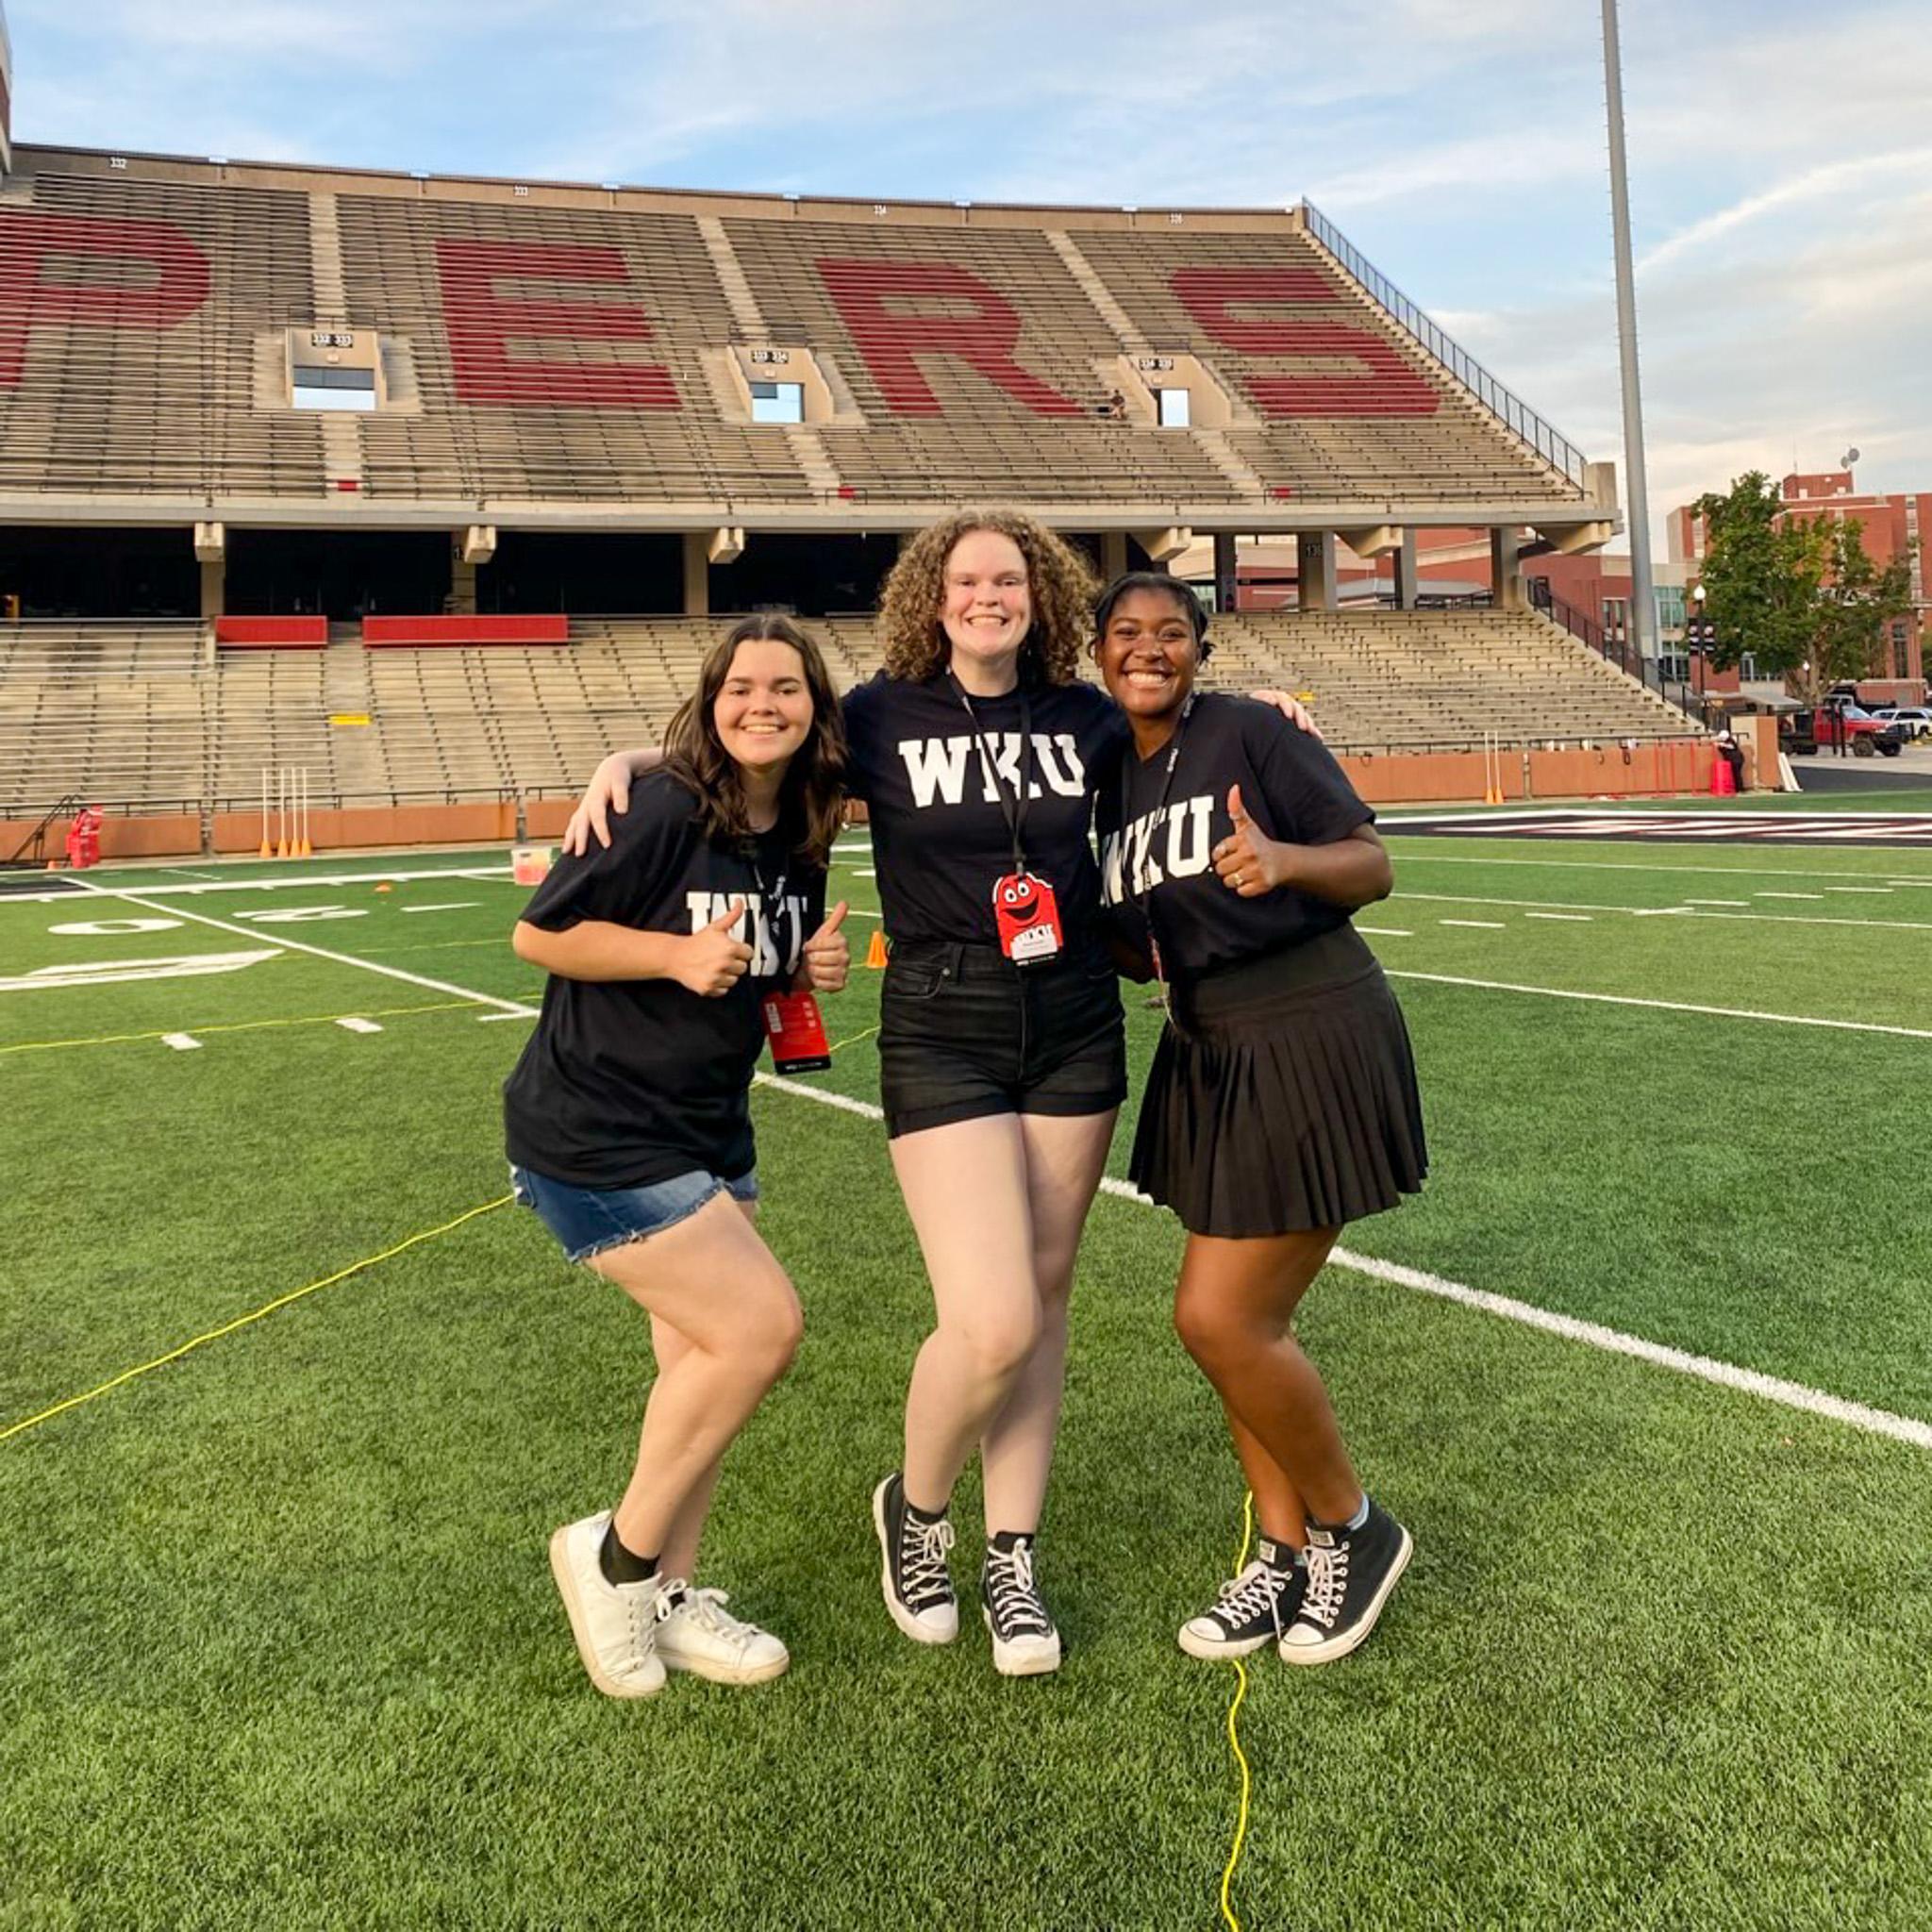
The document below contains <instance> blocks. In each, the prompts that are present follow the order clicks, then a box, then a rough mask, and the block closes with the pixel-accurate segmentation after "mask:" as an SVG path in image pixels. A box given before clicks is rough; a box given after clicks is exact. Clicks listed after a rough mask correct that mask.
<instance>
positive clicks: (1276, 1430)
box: [1174, 1228, 1362, 1523]
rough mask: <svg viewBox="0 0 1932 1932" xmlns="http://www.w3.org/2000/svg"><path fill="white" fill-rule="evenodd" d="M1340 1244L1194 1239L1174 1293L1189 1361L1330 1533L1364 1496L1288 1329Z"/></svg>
mask: <svg viewBox="0 0 1932 1932" xmlns="http://www.w3.org/2000/svg"><path fill="white" fill-rule="evenodd" d="M1340 1235H1341V1229H1339V1228H1320V1229H1317V1230H1315V1231H1314V1232H1312V1233H1307V1234H1288V1235H1274V1236H1269V1237H1266V1238H1263V1239H1260V1240H1256V1241H1225V1240H1222V1239H1220V1238H1219V1237H1217V1236H1213V1235H1198V1234H1197V1235H1190V1236H1189V1237H1188V1251H1187V1255H1186V1257H1185V1258H1184V1259H1183V1261H1182V1262H1181V1277H1180V1282H1179V1285H1178V1286H1177V1287H1176V1289H1175V1291H1174V1326H1175V1327H1176V1328H1177V1329H1178V1330H1179V1331H1180V1337H1181V1341H1183V1342H1184V1343H1185V1344H1186V1346H1187V1350H1188V1353H1189V1354H1190V1355H1191V1356H1192V1357H1193V1358H1194V1360H1195V1361H1196V1362H1197V1363H1198V1364H1199V1365H1200V1368H1201V1371H1202V1373H1203V1374H1205V1375H1206V1376H1207V1377H1208V1380H1209V1381H1210V1382H1212V1383H1213V1384H1214V1387H1215V1391H1216V1392H1217V1393H1218V1394H1219V1395H1220V1396H1221V1399H1222V1401H1223V1402H1224V1403H1225V1404H1226V1406H1227V1407H1228V1409H1229V1410H1230V1411H1231V1412H1232V1414H1233V1415H1234V1416H1235V1417H1236V1418H1237V1419H1238V1420H1239V1421H1240V1422H1241V1424H1243V1425H1244V1426H1245V1427H1246V1428H1247V1429H1248V1430H1249V1431H1250V1432H1251V1433H1252V1435H1253V1436H1254V1438H1255V1440H1256V1441H1257V1442H1258V1443H1259V1444H1260V1446H1261V1447H1262V1448H1263V1449H1264V1450H1265V1451H1266V1452H1267V1455H1268V1457H1269V1458H1270V1460H1272V1461H1273V1462H1274V1464H1275V1465H1276V1466H1277V1467H1278V1468H1279V1469H1280V1470H1281V1472H1282V1474H1284V1475H1286V1476H1287V1477H1288V1479H1289V1481H1290V1483H1291V1485H1292V1487H1293V1489H1294V1491H1295V1492H1296V1493H1297V1494H1298V1495H1299V1496H1300V1497H1301V1499H1302V1501H1303V1503H1304V1505H1305V1506H1306V1508H1307V1512H1308V1514H1309V1515H1311V1516H1313V1517H1314V1518H1315V1520H1316V1521H1317V1522H1321V1523H1345V1522H1347V1520H1348V1519H1349V1518H1350V1517H1351V1516H1353V1515H1354V1514H1355V1512H1356V1510H1357V1508H1358V1507H1360V1504H1361V1499H1362V1491H1361V1485H1360V1483H1359V1482H1357V1480H1356V1474H1355V1469H1354V1466H1353V1465H1352V1464H1351V1463H1350V1461H1349V1459H1348V1451H1347V1449H1346V1448H1344V1447H1343V1445H1342V1441H1341V1429H1340V1428H1339V1427H1338V1426H1337V1425H1336V1421H1335V1410H1334V1408H1333V1407H1331V1406H1330V1404H1329V1401H1328V1391H1327V1390H1326V1389H1324V1387H1323V1385H1322V1377H1321V1376H1320V1375H1319V1374H1317V1373H1316V1370H1315V1365H1314V1364H1313V1363H1312V1362H1311V1361H1309V1359H1308V1358H1307V1356H1305V1355H1304V1354H1303V1353H1302V1349H1301V1344H1300V1343H1299V1342H1298V1341H1296V1340H1295V1339H1294V1335H1293V1333H1292V1331H1291V1328H1290V1325H1289V1324H1290V1323H1291V1320H1292V1318H1293V1315H1294V1310H1295V1307H1296V1304H1297V1303H1299V1302H1300V1300H1301V1298H1302V1295H1303V1294H1304V1293H1305V1292H1306V1291H1307V1286H1308V1284H1309V1283H1310V1282H1311V1281H1313V1280H1314V1278H1315V1276H1316V1275H1317V1274H1319V1273H1320V1272H1321V1268H1322V1264H1323V1262H1324V1261H1325V1260H1326V1259H1327V1258H1328V1251H1329V1250H1330V1249H1331V1248H1332V1247H1333V1246H1334V1245H1335V1243H1336V1241H1337V1240H1338V1239H1339V1238H1340ZM1238 1446H1239V1445H1238ZM1257 1493H1258V1491H1257Z"/></svg>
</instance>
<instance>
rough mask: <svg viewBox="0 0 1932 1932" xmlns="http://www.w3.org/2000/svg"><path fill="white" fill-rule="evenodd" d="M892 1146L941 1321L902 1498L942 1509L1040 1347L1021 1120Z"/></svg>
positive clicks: (935, 1131) (917, 1400) (971, 1125)
mask: <svg viewBox="0 0 1932 1932" xmlns="http://www.w3.org/2000/svg"><path fill="white" fill-rule="evenodd" d="M891 1147H892V1166H893V1168H894V1170H895V1171H896V1172H897V1174H898V1176H899V1188H900V1191H901V1192H902V1193H903V1194H904V1195H905V1197H906V1209H907V1212H908V1214H910V1215H911V1217H912V1225H913V1228H914V1230H915V1231H916V1233H917V1234H918V1236H919V1247H920V1252H921V1254H922V1255H923V1256H924V1257H925V1272H926V1274H927V1276H928V1277H929V1278H930V1280H931V1282H932V1293H933V1304H934V1307H935V1310H936V1312H937V1316H938V1323H937V1325H936V1326H935V1327H934V1329H933V1331H932V1333H931V1334H930V1335H928V1336H927V1337H926V1339H925V1341H924V1345H923V1346H922V1347H921V1349H920V1351H919V1358H918V1360H917V1361H916V1362H915V1363H914V1364H913V1369H912V1386H911V1387H910V1389H909V1390H908V1391H907V1396H906V1470H905V1478H906V1495H907V1500H908V1502H910V1503H911V1504H912V1505H913V1507H915V1508H919V1509H924V1510H927V1511H937V1510H940V1509H942V1508H944V1507H945V1506H946V1503H947V1501H948V1500H949V1499H950V1497H951V1496H952V1493H953V1485H954V1484H955V1483H956V1482H957V1481H958V1479H959V1472H960V1470H962V1469H963V1468H964V1467H965V1466H966V1458H967V1457H969V1456H970V1455H971V1454H972V1453H973V1449H974V1444H975V1443H976V1442H978V1441H979V1440H980V1437H981V1436H982V1435H983V1434H984V1433H985V1430H986V1428H987V1425H988V1424H990V1423H991V1420H992V1419H993V1417H994V1416H995V1415H996V1414H998V1412H999V1410H1000V1408H1001V1407H1003V1406H1004V1404H1005V1403H1006V1400H1007V1398H1008V1395H1009V1394H1010V1393H1011V1392H1012V1389H1013V1386H1014V1384H1015V1382H1016V1381H1017V1380H1018V1379H1019V1376H1020V1374H1021V1373H1022V1371H1023V1370H1024V1368H1025V1366H1026V1363H1027V1361H1028V1359H1029V1358H1030V1357H1031V1356H1032V1354H1033V1351H1034V1348H1035V1346H1036V1345H1037V1344H1038V1342H1039V1341H1040V1338H1041V1327H1042V1324H1041V1310H1040V1292H1039V1290H1038V1288H1037V1287H1036V1285H1035V1282H1034V1278H1033V1216H1032V1209H1031V1206H1030V1203H1029V1199H1028V1193H1027V1186H1026V1148H1025V1141H1024V1138H1023V1136H1022V1134H1021V1129H1020V1122H1019V1119H1018V1117H1017V1116H1015V1115H1013V1114H996V1115H993V1116H992V1117H991V1118H989V1119H985V1120H975V1121H958V1122H955V1123H954V1124H951V1125H949V1126H943V1127H928V1128H926V1129H925V1130H924V1132H922V1133H917V1134H902V1135H900V1136H899V1137H898V1138H897V1139H896V1140H894V1141H892V1143H891Z"/></svg>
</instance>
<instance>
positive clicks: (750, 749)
mask: <svg viewBox="0 0 1932 1932" xmlns="http://www.w3.org/2000/svg"><path fill="white" fill-rule="evenodd" d="M711 722H712V724H715V725H716V726H717V730H718V741H719V743H720V744H722V745H723V746H724V755H725V757H726V758H730V759H731V760H732V761H733V763H735V764H737V765H739V766H740V767H741V768H742V769H743V770H745V771H746V772H748V773H752V772H755V773H758V774H763V775H765V776H767V777H769V776H771V775H772V774H774V772H777V773H782V772H783V771H784V769H785V767H786V766H787V765H788V764H790V763H791V758H792V755H793V754H794V753H795V752H797V750H798V749H799V747H800V746H801V745H803V744H804V742H805V741H806V739H807V737H808V735H809V733H810V731H811V723H812V704H811V688H810V686H809V685H808V684H807V683H806V679H805V659H804V658H801V657H800V656H799V655H798V653H797V652H796V651H795V650H793V649H792V647H791V645H790V644H786V643H780V642H779V641H777V640H776V639H775V638H747V639H746V640H745V641H744V642H742V643H741V644H740V645H739V647H738V648H737V650H735V651H734V652H733V653H732V654H731V666H730V669H729V670H727V671H726V672H725V674H724V683H723V684H721V685H720V686H719V687H718V695H717V696H716V697H715V698H714V699H712V701H711Z"/></svg>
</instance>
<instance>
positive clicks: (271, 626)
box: [215, 617, 328, 651]
mask: <svg viewBox="0 0 1932 1932" xmlns="http://www.w3.org/2000/svg"><path fill="white" fill-rule="evenodd" d="M215 642H216V643H217V644H220V645H222V646H223V647H224V648H225V649H227V648H233V647H235V646H242V647H244V648H245V647H248V646H251V645H252V646H254V647H256V648H258V649H260V648H264V647H266V648H268V649H275V648H277V647H279V648H281V649H284V650H291V649H292V650H306V651H319V650H322V649H323V648H325V646H326V644H327V643H328V619H327V618H325V617H218V618H216V619H215Z"/></svg>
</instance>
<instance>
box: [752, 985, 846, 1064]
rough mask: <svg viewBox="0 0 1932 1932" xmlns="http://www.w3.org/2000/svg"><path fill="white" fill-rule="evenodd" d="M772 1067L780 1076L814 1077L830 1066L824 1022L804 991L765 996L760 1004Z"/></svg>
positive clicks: (830, 1060) (830, 1056)
mask: <svg viewBox="0 0 1932 1932" xmlns="http://www.w3.org/2000/svg"><path fill="white" fill-rule="evenodd" d="M759 1011H760V1012H761V1013H762V1014H763V1015H764V1020H765V1038H766V1039H767V1040H769V1041H771V1042H772V1066H773V1069H774V1072H777V1073H780V1074H816V1073H820V1072H823V1071H824V1069H825V1068H826V1067H829V1066H830V1065H831V1064H832V1050H831V1048H830V1047H829V1046H827V1045H826V1044H825V1022H824V1016H823V1015H822V1014H821V1013H820V1011H819V1003H818V1001H817V1000H815V999H813V998H812V996H811V994H810V993H808V992H772V993H767V994H766V995H765V997H764V999H763V1001H762V1002H761V1003H760V1006H759Z"/></svg>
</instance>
